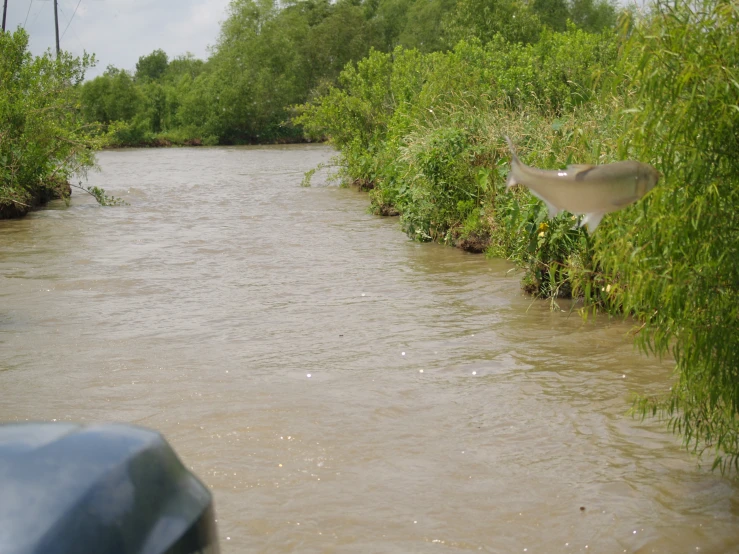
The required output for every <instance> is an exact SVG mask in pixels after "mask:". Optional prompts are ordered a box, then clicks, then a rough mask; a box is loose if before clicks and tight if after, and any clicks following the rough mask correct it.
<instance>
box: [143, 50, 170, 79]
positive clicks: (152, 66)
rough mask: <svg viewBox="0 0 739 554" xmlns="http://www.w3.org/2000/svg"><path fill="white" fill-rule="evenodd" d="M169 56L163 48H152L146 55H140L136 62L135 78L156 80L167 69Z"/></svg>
mask: <svg viewBox="0 0 739 554" xmlns="http://www.w3.org/2000/svg"><path fill="white" fill-rule="evenodd" d="M168 64H169V58H168V57H167V53H166V52H165V51H164V50H154V51H153V52H152V53H151V54H149V55H148V56H141V57H140V58H139V61H138V62H136V79H139V80H149V81H156V80H158V79H160V78H161V77H162V76H163V75H164V72H165V71H167V66H168Z"/></svg>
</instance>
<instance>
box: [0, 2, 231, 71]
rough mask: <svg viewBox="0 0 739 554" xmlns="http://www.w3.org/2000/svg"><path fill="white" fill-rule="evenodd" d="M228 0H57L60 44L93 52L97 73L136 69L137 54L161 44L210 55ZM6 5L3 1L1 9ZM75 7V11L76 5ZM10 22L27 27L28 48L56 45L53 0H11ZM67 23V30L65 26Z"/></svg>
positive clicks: (41, 49)
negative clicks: (106, 70)
mask: <svg viewBox="0 0 739 554" xmlns="http://www.w3.org/2000/svg"><path fill="white" fill-rule="evenodd" d="M228 3H229V0H59V34H60V35H62V34H63V37H62V38H61V40H60V42H61V47H62V49H64V50H67V51H69V52H71V53H72V54H74V55H75V56H80V55H82V53H83V51H87V52H88V53H94V54H95V57H96V58H97V66H96V67H94V68H93V69H91V70H89V72H88V74H87V76H88V78H89V77H95V76H96V75H100V74H102V73H103V72H104V71H105V68H106V67H107V66H108V65H114V66H116V67H118V68H122V69H130V70H133V69H135V67H136V62H137V61H138V59H139V57H141V56H143V55H146V54H149V53H150V52H152V51H154V50H155V49H157V48H161V49H162V50H164V51H165V52H167V54H168V55H169V57H170V58H174V57H175V56H178V55H180V54H185V53H187V52H191V53H192V54H194V55H195V56H196V57H198V58H201V59H205V58H207V57H208V50H207V48H208V46H209V45H212V44H214V43H215V41H216V39H217V37H218V32H219V30H220V24H221V22H222V21H223V20H224V19H226V8H227V6H228ZM1 8H2V6H1V5H0V10H1ZM75 10H76V11H75ZM6 26H7V28H8V29H9V30H15V29H16V28H17V27H18V26H21V27H25V29H26V30H27V31H28V34H29V36H30V41H29V42H30V44H29V47H30V50H31V52H33V53H34V54H41V53H43V52H44V51H45V50H47V49H48V48H51V49H52V50H53V49H54V4H53V1H52V0H8V14H7V25H6ZM65 29H66V31H65Z"/></svg>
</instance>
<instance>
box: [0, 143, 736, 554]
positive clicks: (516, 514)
mask: <svg viewBox="0 0 739 554" xmlns="http://www.w3.org/2000/svg"><path fill="white" fill-rule="evenodd" d="M331 155H332V153H331V151H330V150H329V149H328V148H326V147H323V146H290V147H245V148H207V149H206V148H203V149H168V150H129V151H120V152H119V151H113V152H104V153H102V154H101V155H100V156H99V162H100V166H101V168H102V172H101V173H93V174H91V175H90V181H89V182H90V184H94V185H98V186H102V187H104V188H105V189H106V190H107V192H108V193H110V194H114V195H116V196H120V197H122V198H124V199H125V200H126V201H127V202H129V204H130V205H129V206H126V207H120V208H101V207H99V206H98V205H97V204H96V203H95V202H94V200H93V199H92V198H91V197H87V196H86V195H84V194H82V193H76V194H75V195H74V198H73V200H72V203H71V205H70V206H69V207H65V206H64V205H63V204H62V203H59V202H57V203H55V204H52V205H51V206H50V207H49V208H48V209H45V210H42V211H38V212H35V213H32V214H31V215H29V216H28V217H26V218H25V219H23V220H19V221H1V222H0V352H1V353H2V355H1V356H0V391H2V393H1V394H0V420H4V421H25V420H57V421H79V422H101V421H120V422H129V423H134V424H138V425H144V426H147V427H151V428H154V429H158V430H159V431H161V432H162V433H163V434H164V435H165V436H166V437H167V439H168V440H169V441H170V442H171V443H172V445H173V446H174V447H175V449H176V450H177V452H178V454H179V455H180V457H181V458H182V460H183V461H184V462H185V464H186V465H187V466H189V467H191V468H192V469H193V470H194V472H195V473H196V474H197V475H199V476H200V477H201V479H202V480H203V481H204V482H205V483H206V484H207V485H208V486H209V487H210V488H211V489H212V491H213V494H214V497H215V504H216V511H217V514H218V527H219V535H220V539H221V545H222V549H223V551H224V552H226V553H240V552H276V553H283V552H320V553H332V552H337V553H344V552H346V553H386V552H387V553H416V552H419V553H421V552H423V553H425V552H464V551H474V552H479V551H482V552H501V553H515V552H527V553H551V552H587V553H616V552H644V553H646V552H662V553H676V552H685V553H687V552H692V553H694V552H701V553H724V552H737V551H739V494H738V493H739V488H738V487H737V485H736V484H735V483H734V482H733V481H732V480H730V479H728V478H725V477H721V476H720V475H719V474H716V473H711V471H710V461H711V460H710V459H709V460H706V461H705V462H703V464H702V465H701V464H700V463H699V461H698V460H697V459H696V458H695V457H692V456H691V455H690V454H689V453H687V452H685V451H684V450H683V449H682V448H681V446H680V443H679V440H678V439H676V438H675V437H673V436H672V435H670V434H669V433H668V432H667V431H665V429H664V427H663V426H662V425H661V424H659V423H656V422H653V421H646V422H641V421H639V420H634V419H632V418H631V417H630V416H628V415H627V414H626V412H627V410H628V408H629V406H630V402H631V397H632V394H633V393H634V392H641V393H655V392H659V391H664V390H667V389H668V388H669V386H670V372H671V364H670V362H669V361H662V362H660V361H658V360H654V359H649V358H646V357H644V356H642V355H641V354H639V353H638V352H636V351H635V350H634V348H633V346H632V343H631V340H630V339H629V338H628V336H627V334H628V332H629V329H630V327H631V326H630V324H628V323H625V322H622V321H619V320H613V319H608V318H606V317H601V318H596V320H593V319H590V320H588V321H587V322H584V321H583V320H582V319H581V318H580V317H578V316H577V315H576V314H573V315H568V314H567V313H561V312H559V313H557V312H551V311H550V310H549V306H548V304H547V303H545V302H532V300H531V299H530V298H528V297H525V296H524V295H523V294H522V293H521V291H520V289H519V275H517V274H516V272H515V271H512V270H513V267H512V266H511V265H510V264H508V263H507V262H505V261H500V260H492V259H486V258H485V257H484V256H476V255H471V254H465V253H463V252H461V251H458V250H455V249H453V248H447V247H443V246H439V245H432V244H418V243H414V242H411V241H409V240H408V239H407V238H406V236H405V235H404V234H403V233H402V232H401V231H400V229H399V226H398V222H397V219H383V218H379V217H374V216H372V215H369V214H368V213H367V211H366V210H367V205H368V200H367V198H366V196H365V195H363V194H361V193H358V192H356V191H353V190H347V189H340V188H337V187H335V186H328V185H325V183H324V182H323V181H322V178H321V177H320V176H319V177H318V179H317V180H316V182H315V183H314V186H313V187H311V188H301V187H300V181H301V178H302V172H303V171H305V170H308V169H310V168H312V167H314V166H315V165H316V164H318V163H319V162H322V161H326V160H328V159H329V158H330V157H331ZM582 508H584V510H583V509H582Z"/></svg>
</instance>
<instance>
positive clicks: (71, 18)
mask: <svg viewBox="0 0 739 554" xmlns="http://www.w3.org/2000/svg"><path fill="white" fill-rule="evenodd" d="M81 3H82V0H79V2H77V6H75V8H74V11H73V12H72V17H70V18H69V23H67V26H66V27H64V32H63V33H62V38H64V35H65V34H67V29H69V26H70V25H71V24H72V20H73V19H74V16H75V14H76V13H77V8H79V7H80V4H81Z"/></svg>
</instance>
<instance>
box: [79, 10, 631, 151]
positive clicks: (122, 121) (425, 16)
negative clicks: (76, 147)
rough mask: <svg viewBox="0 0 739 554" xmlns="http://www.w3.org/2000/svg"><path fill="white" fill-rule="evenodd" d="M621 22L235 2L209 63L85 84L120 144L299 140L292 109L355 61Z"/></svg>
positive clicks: (155, 67)
mask: <svg viewBox="0 0 739 554" xmlns="http://www.w3.org/2000/svg"><path fill="white" fill-rule="evenodd" d="M568 21H569V22H571V24H572V25H575V26H576V27H577V28H581V29H584V30H587V31H593V32H597V31H600V30H603V29H606V28H611V27H613V26H614V25H615V22H616V9H615V7H614V4H612V3H610V2H609V0H534V1H533V2H526V1H521V0H338V1H337V2H330V1H328V0H302V1H290V2H280V3H277V2H275V1H273V0H259V1H254V0H233V1H232V2H231V5H230V7H229V12H228V17H227V19H226V21H225V22H224V23H223V26H222V29H221V33H220V36H219V38H218V40H217V43H216V44H215V46H214V48H213V52H212V55H211V57H210V58H209V59H208V60H207V61H202V60H198V59H195V58H194V57H192V56H190V55H185V56H180V57H177V58H174V59H172V60H170V59H168V56H167V54H166V53H165V52H164V51H162V50H156V51H154V52H152V53H151V54H149V55H147V56H143V57H141V58H140V59H139V61H138V63H137V64H136V70H135V72H134V73H130V72H129V71H126V70H123V69H118V68H115V67H108V68H107V70H106V71H105V73H104V74H103V75H101V76H99V77H96V78H95V79H93V80H91V81H88V82H86V83H85V84H84V85H83V86H82V90H81V100H82V106H83V113H84V116H85V118H86V119H87V121H88V122H98V123H102V124H104V125H105V126H106V128H109V129H110V130H111V138H112V143H113V144H115V145H167V144H240V143H255V142H280V141H297V140H301V139H302V137H303V133H302V130H301V129H300V127H299V126H296V125H294V124H293V123H291V122H290V118H291V115H292V111H291V109H292V106H294V105H296V104H301V103H303V102H306V101H308V100H310V99H311V98H313V97H315V96H320V95H321V94H322V93H323V92H324V91H325V90H327V88H328V87H330V86H331V85H333V84H335V83H336V80H337V77H338V76H339V74H340V73H341V71H342V70H343V69H344V67H345V66H346V65H347V63H349V62H352V61H358V60H360V59H362V58H364V57H365V56H367V55H368V54H369V53H370V51H372V50H375V51H378V52H388V53H389V52H392V51H393V50H394V49H395V48H396V47H398V46H401V47H403V48H406V49H416V50H418V51H419V52H422V53H430V52H436V51H444V50H448V49H450V48H453V47H454V45H455V44H457V42H459V40H462V39H470V38H476V39H478V40H480V41H482V42H487V41H488V40H490V39H492V38H493V37H494V36H495V35H500V36H502V37H504V38H505V39H507V40H511V41H515V42H519V43H522V44H530V43H535V42H537V41H538V40H539V37H540V36H541V35H542V33H546V32H549V31H564V30H565V28H566V26H567V24H568Z"/></svg>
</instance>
